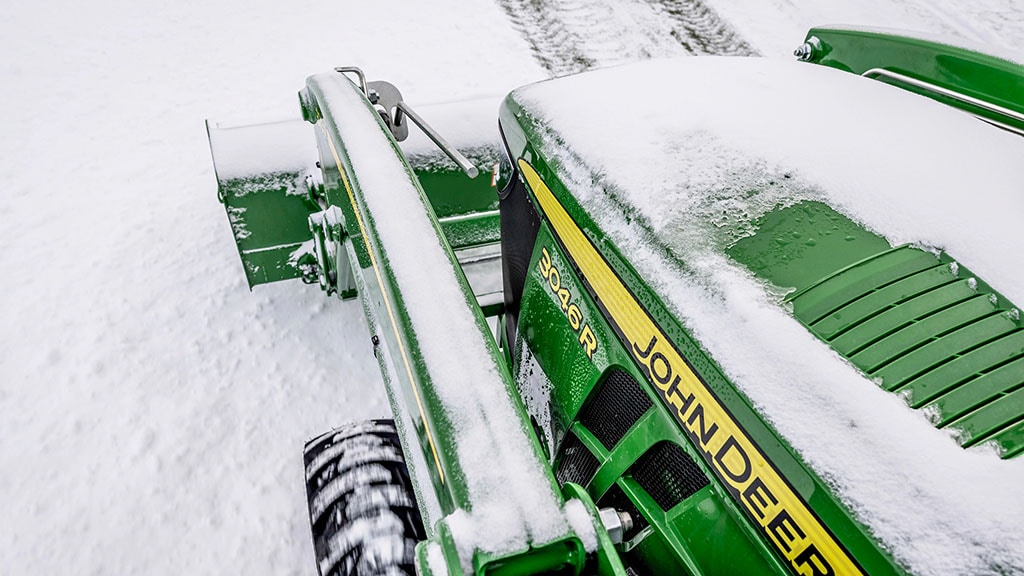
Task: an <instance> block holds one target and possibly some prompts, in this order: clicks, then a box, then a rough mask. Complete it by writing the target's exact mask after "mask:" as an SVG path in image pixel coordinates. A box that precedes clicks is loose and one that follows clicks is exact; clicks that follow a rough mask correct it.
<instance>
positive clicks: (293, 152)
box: [209, 119, 317, 180]
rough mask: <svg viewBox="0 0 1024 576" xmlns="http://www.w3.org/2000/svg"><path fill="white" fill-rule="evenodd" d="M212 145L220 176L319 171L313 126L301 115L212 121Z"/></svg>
mask: <svg viewBox="0 0 1024 576" xmlns="http://www.w3.org/2000/svg"><path fill="white" fill-rule="evenodd" d="M209 129H210V148H211V149H212V151H213V156H214V164H215V169H216V171H217V177H218V178H219V179H220V180H230V179H233V178H246V177H249V176H257V175H260V174H266V173H271V172H291V173H302V174H313V173H314V172H316V171H317V170H316V159H317V152H316V140H314V139H313V127H312V126H311V125H310V124H309V123H308V122H304V121H303V120H301V119H297V120H291V121H281V122H269V123H264V124H256V125H248V126H220V125H218V124H216V123H212V124H211V125H210V126H209Z"/></svg>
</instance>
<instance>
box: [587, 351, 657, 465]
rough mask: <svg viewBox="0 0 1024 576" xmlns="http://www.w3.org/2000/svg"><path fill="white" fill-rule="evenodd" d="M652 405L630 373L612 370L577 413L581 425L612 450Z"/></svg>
mask: <svg viewBox="0 0 1024 576" xmlns="http://www.w3.org/2000/svg"><path fill="white" fill-rule="evenodd" d="M652 405H653V404H652V402H651V399H650V398H649V397H648V396H647V394H645V393H644V391H643V390H642V389H641V388H640V385H639V384H638V383H637V381H636V380H635V379H634V378H633V377H632V376H631V375H630V374H629V372H626V371H625V370H622V369H621V368H614V369H612V370H611V371H610V372H609V374H608V377H607V378H605V381H604V383H603V384H601V385H600V386H599V387H598V389H597V391H596V392H594V393H593V395H592V397H591V399H590V402H589V403H588V404H587V405H586V406H585V407H584V408H583V410H582V411H581V412H580V424H583V427H584V428H586V429H587V430H589V431H590V432H591V433H592V434H593V435H594V437H596V438H597V439H598V440H599V441H600V442H601V444H602V445H603V446H604V447H605V449H607V450H611V449H612V448H614V447H615V445H616V444H618V443H619V440H622V437H623V436H625V434H626V432H627V431H628V430H629V429H630V428H631V427H632V426H633V424H635V423H636V421H637V420H639V419H640V417H641V416H643V415H644V413H646V412H647V411H648V410H650V408H651V406H652Z"/></svg>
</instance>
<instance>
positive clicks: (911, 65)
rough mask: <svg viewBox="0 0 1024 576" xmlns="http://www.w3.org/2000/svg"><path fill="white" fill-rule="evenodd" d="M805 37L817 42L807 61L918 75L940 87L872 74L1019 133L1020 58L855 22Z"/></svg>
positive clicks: (1023, 109)
mask: <svg viewBox="0 0 1024 576" xmlns="http://www.w3.org/2000/svg"><path fill="white" fill-rule="evenodd" d="M812 39H813V40H812ZM807 41H808V42H811V43H812V44H813V45H815V46H817V48H815V49H814V50H813V52H812V54H811V58H810V61H811V62H814V63H817V64H821V65H824V66H830V67H832V68H837V69H840V70H845V71H847V72H852V73H854V74H865V73H866V72H868V71H870V70H875V69H883V70H887V71H890V72H895V73H897V74H899V75H902V76H906V77H908V78H911V79H912V80H917V81H923V82H925V83H927V84H930V85H934V86H936V87H938V88H939V89H940V91H936V90H934V89H925V88H923V87H922V86H921V85H919V84H914V83H911V82H908V81H905V80H901V79H900V78H899V77H892V76H888V77H886V76H879V75H877V74H871V76H872V77H876V78H878V79H879V80H881V81H883V82H887V83H890V84H893V85H895V86H899V87H900V88H903V89H906V90H909V91H911V92H914V93H917V94H921V95H923V96H927V97H929V98H932V99H934V100H937V101H939V102H942V103H944V104H948V105H950V106H953V107H956V108H959V109H961V110H965V111H967V112H970V113H971V114H974V115H976V116H979V117H981V118H984V119H986V120H989V121H991V122H993V123H996V124H997V125H1004V126H1007V127H1009V128H1011V129H1013V130H1015V131H1017V132H1018V133H1021V131H1024V120H1022V117H1024V97H1022V96H1021V95H1022V94H1024V65H1021V63H1019V62H1014V61H1011V60H1008V59H1004V58H1000V57H998V56H993V55H989V54H985V53H982V52H978V51H975V50H971V49H968V48H963V47H959V46H954V45H951V44H947V43H944V42H940V41H935V40H929V39H925V38H915V37H912V36H905V35H898V34H892V33H888V32H879V31H873V30H858V29H854V28H824V27H823V28H812V29H811V30H810V31H809V32H808V33H807ZM941 90H949V91H952V92H955V93H956V94H960V95H964V96H967V97H968V99H977V100H980V101H982V102H985V103H988V104H992V105H995V106H996V107H998V108H1002V109H1005V110H1007V111H1009V113H1002V112H999V111H993V110H991V109H988V108H986V107H984V106H981V105H979V104H978V103H973V102H971V101H965V100H964V99H959V98H956V97H953V96H951V95H949V94H944V93H942V92H941Z"/></svg>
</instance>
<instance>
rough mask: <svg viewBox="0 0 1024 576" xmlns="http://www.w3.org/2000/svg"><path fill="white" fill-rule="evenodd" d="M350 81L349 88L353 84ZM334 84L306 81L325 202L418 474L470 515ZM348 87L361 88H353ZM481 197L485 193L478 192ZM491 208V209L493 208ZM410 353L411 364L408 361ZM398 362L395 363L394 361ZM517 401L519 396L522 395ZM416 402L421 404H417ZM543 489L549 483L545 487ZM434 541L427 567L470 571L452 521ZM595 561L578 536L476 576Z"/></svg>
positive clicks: (482, 565) (480, 565)
mask: <svg viewBox="0 0 1024 576" xmlns="http://www.w3.org/2000/svg"><path fill="white" fill-rule="evenodd" d="M345 84H349V83H348V82H347V81H345ZM338 89H339V88H338V83H337V82H336V81H334V80H331V81H325V80H324V79H323V77H318V76H313V77H311V78H309V79H308V80H307V85H306V90H305V94H304V95H303V101H304V102H306V103H308V106H309V108H310V110H311V111H312V112H313V114H309V113H308V112H307V117H309V118H310V120H313V121H315V122H316V126H317V128H318V130H317V141H318V149H319V151H320V164H321V167H322V169H323V172H324V195H325V202H326V204H327V205H328V206H329V207H338V210H339V211H340V212H341V214H342V219H343V229H344V231H345V234H344V236H343V238H344V243H345V250H346V251H347V252H348V254H349V255H350V257H349V262H350V263H351V265H352V268H353V270H354V272H355V278H356V284H357V285H358V291H359V293H360V294H361V297H362V300H363V304H364V308H365V310H366V312H367V318H368V322H369V324H370V328H371V331H372V332H373V333H374V334H376V335H377V336H378V337H380V338H381V339H382V340H383V341H384V343H385V346H386V347H387V349H388V350H391V351H392V353H391V354H378V360H379V361H380V362H381V371H382V374H383V375H384V377H385V383H386V385H387V388H388V392H389V396H390V397H391V400H392V405H393V407H394V408H395V410H394V411H395V413H396V418H399V419H401V418H402V416H403V415H407V417H408V418H409V421H408V422H406V423H405V425H406V426H409V427H411V428H412V429H414V430H415V431H416V433H417V437H418V439H419V446H415V447H413V446H406V447H405V448H406V450H407V451H408V450H417V449H418V450H420V451H421V453H422V455H423V460H424V461H425V462H426V465H425V467H424V468H425V469H424V468H419V469H418V468H416V467H415V466H414V465H413V464H412V462H413V461H414V460H413V459H410V469H411V471H412V473H413V475H414V476H416V477H417V478H419V482H418V483H417V484H418V486H419V490H420V491H421V492H422V491H423V490H431V489H432V490H433V492H434V496H435V497H436V499H437V501H438V503H439V504H440V506H441V511H442V513H443V514H444V515H445V516H447V515H449V514H451V513H453V512H455V511H456V510H458V509H462V510H471V509H472V507H473V502H472V501H471V499H470V497H469V491H468V487H467V485H466V479H465V477H464V475H463V471H462V469H461V467H460V465H459V460H458V455H457V444H456V438H455V432H454V429H453V426H452V423H451V422H450V421H449V420H448V416H447V411H446V406H445V403H444V402H443V401H442V399H441V398H440V396H439V395H438V393H437V391H436V389H435V384H434V383H433V382H432V380H431V376H430V374H429V372H428V371H427V369H426V366H425V363H424V360H423V356H422V352H421V345H420V343H419V339H420V338H421V335H420V334H419V332H418V331H417V330H416V328H415V326H413V325H412V323H411V322H410V319H409V315H408V309H407V303H406V299H405V296H404V295H403V294H402V292H401V291H400V290H399V288H398V284H397V281H396V279H395V276H394V271H393V270H392V269H391V266H390V265H389V264H388V262H389V258H388V254H387V251H386V248H385V246H384V245H382V243H381V242H380V240H379V237H378V234H377V228H376V221H377V220H378V219H379V218H387V217H394V215H389V214H375V213H373V212H372V211H371V210H370V209H369V208H368V205H367V202H366V199H365V198H366V196H365V195H366V194H370V193H387V191H368V190H363V189H362V188H361V187H360V185H359V175H358V174H357V173H355V171H354V168H353V166H352V164H351V162H350V161H349V149H350V147H354V146H359V145H360V142H350V141H345V140H343V139H342V137H341V134H340V132H339V130H338V127H337V123H336V120H335V119H334V118H333V117H332V116H331V114H330V111H329V108H328V107H327V106H321V105H319V103H320V102H325V101H327V99H328V98H329V97H330V96H329V94H330V93H331V92H332V91H336V90H338ZM342 89H350V90H355V87H354V86H352V85H348V86H346V87H345V88H342ZM364 105H365V106H366V114H368V115H370V116H371V117H373V118H376V121H377V122H378V124H379V126H380V133H379V135H378V136H379V137H380V138H385V139H387V140H388V141H389V142H390V145H391V148H392V150H393V151H394V153H395V157H396V159H397V160H398V161H400V162H402V163H403V164H404V165H405V167H406V170H407V172H408V173H409V175H410V177H411V181H412V182H413V183H414V184H415V185H416V187H417V188H420V186H419V183H418V180H417V179H416V178H415V172H414V171H413V168H412V167H411V166H410V165H409V163H408V162H407V161H406V159H405V157H404V155H403V154H402V153H401V150H400V148H399V147H398V145H397V143H396V142H395V141H394V140H393V138H392V137H391V135H390V133H389V132H388V131H387V128H386V127H385V126H384V125H383V123H381V122H380V119H379V117H378V115H377V114H376V112H375V111H374V110H373V108H372V107H371V106H370V104H369V102H367V101H365V99H364ZM420 193H421V199H422V200H423V202H424V205H425V206H426V208H427V209H428V213H429V217H430V219H431V221H432V223H433V225H434V229H435V232H436V234H437V237H438V239H439V241H440V242H441V244H442V246H443V247H444V248H445V249H446V251H447V255H448V259H449V262H450V264H451V266H452V271H453V272H454V273H455V275H456V277H457V278H458V280H459V282H460V284H461V286H462V289H463V292H464V293H465V295H466V301H467V302H471V301H473V300H472V298H473V293H472V291H471V289H470V287H469V285H468V283H467V282H466V279H465V276H464V275H463V273H462V270H461V268H460V267H459V265H458V262H457V259H456V256H455V253H454V251H453V250H452V248H451V246H450V245H449V244H448V242H447V241H446V239H445V236H444V231H443V227H442V224H441V223H440V222H439V221H438V218H437V216H436V215H435V214H434V212H433V210H432V209H431V203H430V201H429V200H427V197H426V195H425V194H424V192H423V190H422V188H420ZM473 193H476V192H473ZM484 205H485V206H486V205H487V204H486V203H484ZM474 314H475V316H476V321H477V324H478V327H479V328H480V330H481V332H482V333H486V332H487V331H489V329H488V328H487V326H486V323H485V320H484V316H483V311H482V310H480V309H479V308H477V309H475V310H474ZM488 348H489V350H490V353H491V354H490V355H491V357H490V358H489V359H487V358H475V359H472V361H474V362H492V363H493V364H494V371H495V372H496V373H497V374H499V375H501V376H502V377H503V378H504V381H505V385H506V386H507V387H508V389H509V390H514V384H513V383H512V381H511V378H510V376H509V372H508V369H507V368H506V366H505V363H504V356H503V355H502V353H501V352H500V351H499V350H498V348H497V345H496V344H495V342H494V341H489V342H488ZM403 354H407V358H408V362H407V363H404V362H402V359H401V358H400V357H401V356H402V355H403ZM389 362H390V364H389ZM513 397H514V396H513ZM414 399H415V400H414ZM514 408H515V409H516V412H517V414H518V415H519V416H520V418H521V420H522V430H523V432H524V434H525V433H526V431H527V430H529V422H528V419H527V416H526V414H525V412H524V411H523V409H522V407H521V406H520V405H519V403H518V402H517V403H515V405H514ZM530 444H531V445H532V446H533V448H534V453H535V456H536V457H537V458H538V460H540V459H542V456H541V453H540V446H539V444H538V442H537V440H536V439H535V438H532V437H531V438H530ZM548 480H549V483H550V488H549V489H550V490H552V491H553V493H556V494H557V493H558V489H557V485H556V484H555V481H554V478H553V476H551V475H550V474H549V475H548ZM537 489H538V490H544V489H545V488H544V487H540V486H538V487H537ZM426 528H427V532H428V535H429V539H428V540H427V541H424V542H422V543H421V544H420V546H419V548H418V551H417V554H418V557H419V558H420V568H421V569H422V570H424V571H426V570H428V569H427V568H426V566H425V564H424V560H425V559H426V557H427V552H426V550H427V549H428V547H429V546H431V545H438V546H441V548H442V552H443V554H444V556H445V557H446V558H447V559H448V566H449V570H450V573H451V574H459V573H461V571H460V568H459V562H458V555H457V553H456V551H455V544H454V541H453V540H452V538H451V535H450V532H449V530H448V528H447V521H446V519H444V518H442V519H440V520H438V521H437V522H436V523H434V524H433V525H431V526H427V527H426ZM585 561H586V558H585V555H583V554H581V552H580V544H579V541H578V539H576V538H575V537H574V536H570V537H566V538H564V539H562V540H558V541H556V542H552V543H548V544H545V545H543V546H539V547H529V548H527V549H525V550H516V551H513V552H510V553H508V554H504V555H501V556H493V555H488V554H485V553H483V552H480V551H478V552H477V553H476V554H475V556H474V561H473V564H474V570H473V571H474V573H475V574H481V575H482V574H507V575H515V574H527V573H536V572H541V571H545V570H549V569H559V570H561V569H565V568H566V567H571V568H572V573H579V567H580V566H582V564H583V563H584V562H585Z"/></svg>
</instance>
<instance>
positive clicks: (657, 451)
mask: <svg viewBox="0 0 1024 576" xmlns="http://www.w3.org/2000/svg"><path fill="white" fill-rule="evenodd" d="M630 472H631V473H632V474H633V479H634V480H636V482H637V484H639V485H640V487H641V488H643V489H644V490H645V491H646V492H647V493H648V494H650V495H651V498H653V499H654V501H655V502H657V503H658V506H661V509H662V510H665V511H666V512H667V511H668V510H670V509H671V508H672V507H674V506H675V505H676V504H679V503H680V502H682V501H683V500H685V499H687V498H689V497H690V496H692V495H693V494H694V493H696V492H697V491H698V490H700V489H701V488H703V487H705V486H707V485H708V484H709V481H708V478H707V476H705V475H704V473H703V472H701V470H700V468H699V467H698V466H697V464H696V463H695V462H694V461H693V460H692V459H691V458H690V457H689V456H688V455H687V454H686V452H684V451H683V449H682V448H680V447H679V446H677V445H675V444H672V443H671V442H659V443H658V444H655V445H654V446H653V447H652V448H651V449H650V450H648V451H647V452H646V453H644V455H643V456H641V457H640V458H639V459H638V460H637V461H636V463H635V464H633V467H632V468H630Z"/></svg>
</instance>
